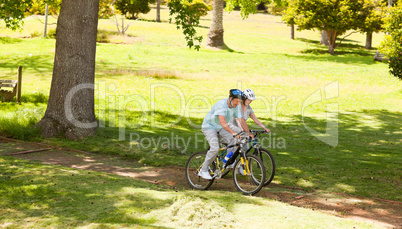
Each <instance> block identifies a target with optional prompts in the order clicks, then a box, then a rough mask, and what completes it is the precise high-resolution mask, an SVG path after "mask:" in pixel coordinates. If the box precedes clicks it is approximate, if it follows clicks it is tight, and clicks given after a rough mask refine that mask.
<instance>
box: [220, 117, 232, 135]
mask: <svg viewBox="0 0 402 229" xmlns="http://www.w3.org/2000/svg"><path fill="white" fill-rule="evenodd" d="M218 118H219V123H220V124H221V126H222V127H223V129H224V130H226V131H227V132H229V133H230V134H231V135H235V134H236V133H235V132H234V131H233V130H232V129H231V128H230V127H229V125H228V123H227V122H226V120H225V116H224V115H218Z"/></svg>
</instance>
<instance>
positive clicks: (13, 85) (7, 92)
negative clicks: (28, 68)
mask: <svg viewBox="0 0 402 229" xmlns="http://www.w3.org/2000/svg"><path fill="white" fill-rule="evenodd" d="M21 79H22V67H21V66H19V67H18V80H1V79H0V95H1V96H2V97H3V102H11V101H12V100H13V98H14V97H17V103H19V104H21V81H22V80H21Z"/></svg>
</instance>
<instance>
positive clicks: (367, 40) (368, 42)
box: [365, 32, 373, 49]
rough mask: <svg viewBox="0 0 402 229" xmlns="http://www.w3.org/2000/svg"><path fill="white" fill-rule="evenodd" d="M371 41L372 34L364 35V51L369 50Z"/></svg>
mask: <svg viewBox="0 0 402 229" xmlns="http://www.w3.org/2000/svg"><path fill="white" fill-rule="evenodd" d="M372 41H373V33H370V32H368V33H367V34H366V47H365V48H366V49H371V44H372Z"/></svg>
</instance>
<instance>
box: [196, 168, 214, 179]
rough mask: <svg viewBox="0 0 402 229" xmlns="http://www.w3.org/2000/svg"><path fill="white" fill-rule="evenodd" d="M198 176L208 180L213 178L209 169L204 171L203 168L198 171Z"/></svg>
mask: <svg viewBox="0 0 402 229" xmlns="http://www.w3.org/2000/svg"><path fill="white" fill-rule="evenodd" d="M198 176H200V177H202V178H204V179H206V180H212V177H211V175H210V174H209V172H208V171H203V170H202V169H201V170H200V171H199V172H198Z"/></svg>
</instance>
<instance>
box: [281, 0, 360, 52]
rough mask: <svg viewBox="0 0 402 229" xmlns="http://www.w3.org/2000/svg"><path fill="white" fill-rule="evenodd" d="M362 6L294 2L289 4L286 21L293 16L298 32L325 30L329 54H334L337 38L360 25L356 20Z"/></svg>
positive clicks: (333, 0) (323, 0)
mask: <svg viewBox="0 0 402 229" xmlns="http://www.w3.org/2000/svg"><path fill="white" fill-rule="evenodd" d="M363 5H364V2H363V1H361V0H305V1H304V0H303V1H302V0H296V1H291V2H289V8H291V9H288V12H289V14H288V15H289V16H288V18H290V19H288V20H289V21H291V19H292V16H293V17H294V20H295V23H296V24H297V26H298V27H297V28H298V30H299V31H300V30H304V29H307V30H309V29H317V30H319V31H321V30H326V31H327V32H328V43H329V45H328V48H329V52H330V53H331V54H334V49H335V48H336V47H337V46H338V45H339V44H338V45H336V39H337V37H338V36H340V35H342V34H344V33H345V32H346V31H348V30H351V29H357V28H359V25H360V24H362V21H361V20H358V19H359V18H361V17H359V16H360V15H361V12H360V10H361V9H362V8H363ZM285 19H286V18H285Z"/></svg>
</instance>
